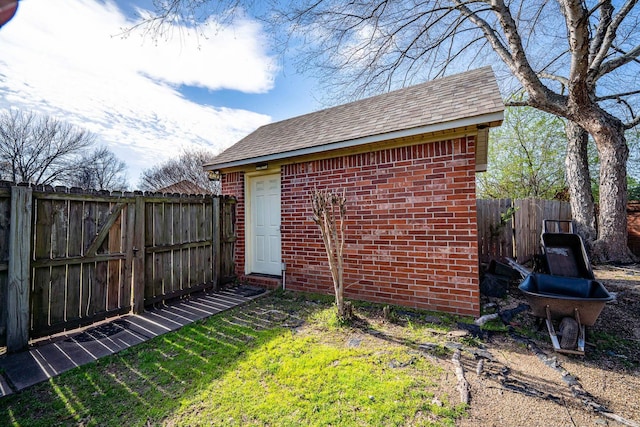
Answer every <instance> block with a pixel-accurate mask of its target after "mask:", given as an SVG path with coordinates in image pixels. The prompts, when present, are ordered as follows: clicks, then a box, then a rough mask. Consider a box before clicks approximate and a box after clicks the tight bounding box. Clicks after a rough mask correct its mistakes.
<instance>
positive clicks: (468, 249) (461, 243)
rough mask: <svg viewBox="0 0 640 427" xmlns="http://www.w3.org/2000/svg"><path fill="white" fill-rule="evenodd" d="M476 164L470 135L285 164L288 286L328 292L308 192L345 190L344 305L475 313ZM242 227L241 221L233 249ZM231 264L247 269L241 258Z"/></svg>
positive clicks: (284, 246) (284, 248)
mask: <svg viewBox="0 0 640 427" xmlns="http://www.w3.org/2000/svg"><path fill="white" fill-rule="evenodd" d="M474 158H475V151H474V138H472V137H471V138H461V139H455V140H449V141H441V142H435V143H427V144H423V145H417V146H413V147H402V148H393V149H386V150H382V151H377V152H374V153H364V154H355V155H349V156H345V157H339V158H335V159H328V160H317V161H309V162H304V163H298V164H292V165H285V166H283V167H282V170H281V173H282V178H281V179H282V260H283V262H286V264H287V277H286V283H287V288H289V289H295V290H304V291H312V292H323V293H332V292H333V284H332V281H331V275H330V273H329V269H328V265H327V260H326V254H325V251H324V247H323V244H322V239H321V237H320V232H319V230H318V229H317V226H316V225H315V224H314V223H313V221H312V220H311V209H310V202H309V200H310V199H309V195H310V192H311V191H312V190H313V189H314V188H317V189H325V188H329V189H335V190H339V191H342V190H343V189H344V190H345V192H346V196H347V200H348V205H347V228H346V234H347V244H346V249H345V284H346V290H345V294H346V296H347V297H348V298H353V299H362V300H369V301H376V302H384V303H390V304H399V305H405V306H410V307H417V308H424V309H432V310H439V311H446V312H452V313H459V314H469V315H478V314H479V312H480V307H479V298H480V297H479V289H478V248H477V230H476V223H477V220H476V195H475V161H474ZM233 175H236V174H233ZM240 180H241V179H240V178H239V177H234V176H230V177H228V178H225V179H224V180H223V189H224V193H225V194H233V192H234V191H240V192H241V191H242V190H243V187H244V184H242V185H241V186H239V187H238V186H237V185H238V184H237V182H238V181H240ZM227 182H228V184H227ZM233 185H236V187H235V189H233V190H232V189H231V188H230V187H231V186H233ZM228 186H229V187H228ZM240 192H239V193H235V194H236V195H239V194H240ZM243 206H244V200H243V199H242V198H241V197H238V209H243ZM243 215H244V214H242V215H241V214H240V213H238V219H239V220H241V218H242V217H243ZM241 229H242V230H243V231H242V233H244V221H243V219H242V224H241V225H240V224H239V226H238V234H239V236H238V237H239V241H238V243H240V242H241V241H243V240H244V234H241V232H240V230H241ZM238 250H239V251H241V250H242V249H241V245H238ZM238 259H239V258H238ZM236 265H238V266H239V267H241V268H244V258H242V263H238V264H236Z"/></svg>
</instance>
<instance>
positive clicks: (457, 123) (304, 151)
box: [203, 111, 504, 171]
mask: <svg viewBox="0 0 640 427" xmlns="http://www.w3.org/2000/svg"><path fill="white" fill-rule="evenodd" d="M502 120H504V111H497V112H494V113H488V114H483V115H479V116H473V117H466V118H463V119H457V120H452V121H449V122H443V123H436V124H430V125H426V126H420V127H416V128H411V129H403V130H398V131H394V132H388V133H383V134H378V135H370V136H365V137H362V138H356V139H350V140H347V141H340V142H333V143H330V144H324V145H318V146H314V147H307V148H301V149H298V150H292V151H283V152H280V153H274V154H267V155H264V156H258V157H249V158H246V159H240V160H235V161H231V162H225V163H210V164H205V165H203V168H204V170H205V171H214V170H222V169H229V168H235V167H239V166H245V165H250V164H253V163H263V162H269V161H274V160H282V159H286V158H289V157H297V156H304V155H309V154H316V153H320V152H323V151H329V150H337V149H341V148H350V147H356V146H359V145H365V144H373V143H376V142H381V141H388V140H391V139H397V138H406V137H411V136H416V135H421V134H427V133H431V132H441V131H448V130H452V129H458V128H464V127H469V126H477V125H483V124H489V123H492V122H502Z"/></svg>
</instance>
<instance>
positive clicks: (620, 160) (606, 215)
mask: <svg viewBox="0 0 640 427" xmlns="http://www.w3.org/2000/svg"><path fill="white" fill-rule="evenodd" d="M598 119H599V120H597V121H590V123H589V124H590V125H592V126H591V129H589V127H587V126H585V128H586V129H587V130H588V131H589V133H590V134H591V135H592V136H593V139H594V141H595V143H596V147H597V148H598V155H599V157H600V213H599V215H598V240H596V241H595V242H594V244H593V247H592V251H591V253H592V261H593V262H594V263H604V262H616V263H629V262H633V261H635V257H634V256H633V254H632V253H631V251H630V250H629V247H628V244H627V159H628V157H629V148H628V147H627V141H626V139H625V136H624V127H623V126H622V123H621V122H620V121H619V120H617V119H615V118H614V117H611V116H608V117H607V116H606V113H605V115H601V116H600V117H598Z"/></svg>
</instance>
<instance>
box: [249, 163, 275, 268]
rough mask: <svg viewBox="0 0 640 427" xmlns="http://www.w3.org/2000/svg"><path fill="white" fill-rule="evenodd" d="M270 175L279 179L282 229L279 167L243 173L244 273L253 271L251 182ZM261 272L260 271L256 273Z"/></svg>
mask: <svg viewBox="0 0 640 427" xmlns="http://www.w3.org/2000/svg"><path fill="white" fill-rule="evenodd" d="M270 175H277V176H278V179H279V181H280V229H282V174H281V173H280V169H279V168H278V169H268V170H265V171H259V172H247V173H245V180H244V196H245V197H244V200H245V212H244V224H245V228H244V230H245V232H244V255H245V257H244V272H245V274H251V273H255V272H254V271H252V270H253V256H254V250H255V248H254V247H253V244H251V242H252V241H253V237H254V236H253V231H254V230H253V218H252V215H251V209H252V194H251V183H252V180H253V179H255V178H263V177H266V176H270ZM280 261H281V262H282V234H281V235H280ZM256 274H262V273H256Z"/></svg>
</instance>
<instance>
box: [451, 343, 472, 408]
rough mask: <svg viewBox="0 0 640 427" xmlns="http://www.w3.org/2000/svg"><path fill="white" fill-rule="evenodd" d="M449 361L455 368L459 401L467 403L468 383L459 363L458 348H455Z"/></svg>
mask: <svg viewBox="0 0 640 427" xmlns="http://www.w3.org/2000/svg"><path fill="white" fill-rule="evenodd" d="M451 363H453V366H454V367H455V368H456V377H458V385H457V386H456V389H457V390H458V391H459V392H460V401H461V402H462V403H464V404H465V405H468V404H469V383H468V382H467V379H466V378H465V377H464V369H463V368H462V364H461V363H460V350H459V349H458V350H456V351H454V352H453V356H451Z"/></svg>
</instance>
